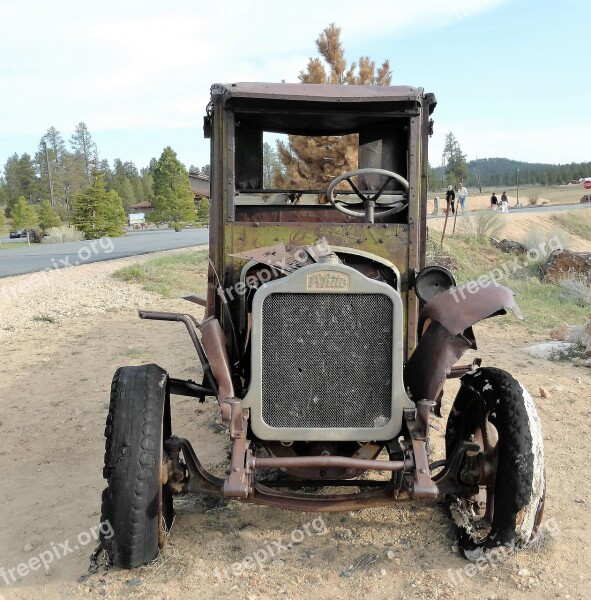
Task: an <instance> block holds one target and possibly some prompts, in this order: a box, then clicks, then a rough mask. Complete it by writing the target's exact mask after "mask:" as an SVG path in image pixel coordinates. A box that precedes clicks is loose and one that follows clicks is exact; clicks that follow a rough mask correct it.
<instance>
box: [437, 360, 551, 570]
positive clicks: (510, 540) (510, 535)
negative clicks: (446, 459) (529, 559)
mask: <svg viewBox="0 0 591 600" xmlns="http://www.w3.org/2000/svg"><path fill="white" fill-rule="evenodd" d="M487 414H488V416H487V417H486V418H487V419H488V421H489V422H490V423H491V424H492V425H493V426H494V427H495V428H496V430H497V434H498V442H497V452H498V466H497V474H496V479H495V482H494V501H493V507H494V512H493V518H492V524H491V527H490V530H489V532H488V534H487V535H486V537H484V538H480V539H478V540H475V539H474V537H473V536H472V535H471V533H470V531H471V530H472V529H473V527H472V526H473V522H472V523H471V522H470V517H469V516H468V515H467V514H466V513H467V511H465V512H464V513H462V499H461V498H458V497H451V498H449V500H450V508H451V510H452V517H454V521H455V523H456V525H457V527H458V545H459V548H460V552H461V553H462V555H463V556H464V557H465V558H468V559H469V560H476V559H478V558H479V557H480V556H482V554H483V552H485V551H487V550H491V549H493V548H497V547H499V546H501V545H503V546H510V547H511V548H512V550H515V549H517V548H521V547H523V546H525V545H526V544H527V543H528V542H530V541H531V540H532V538H533V537H534V536H535V534H536V532H537V530H538V527H539V524H540V521H541V518H542V513H543V509H544V499H545V492H546V473H545V468H544V448H543V441H542V431H541V427H540V421H539V418H538V415H537V411H536V409H535V406H534V403H533V400H532V398H531V396H530V395H529V393H528V392H527V391H526V390H525V389H524V388H523V387H522V386H521V385H520V384H519V382H518V381H517V380H516V379H514V378H513V377H512V376H511V375H510V374H509V373H507V372H506V371H503V370H501V369H497V368H492V367H487V368H481V369H478V370H476V371H474V372H470V373H468V374H466V375H464V376H463V377H462V379H461V387H460V390H459V392H458V395H457V396H456V399H455V401H454V404H453V406H452V409H451V411H450V415H449V418H448V422H447V429H446V435H445V446H446V453H447V455H448V456H449V455H450V454H451V452H452V451H453V448H454V447H455V445H456V444H457V443H458V442H460V441H462V440H469V439H470V435H471V433H473V432H474V430H475V428H477V427H478V423H479V422H481V419H482V416H483V415H487ZM454 510H455V511H456V513H455V515H454Z"/></svg>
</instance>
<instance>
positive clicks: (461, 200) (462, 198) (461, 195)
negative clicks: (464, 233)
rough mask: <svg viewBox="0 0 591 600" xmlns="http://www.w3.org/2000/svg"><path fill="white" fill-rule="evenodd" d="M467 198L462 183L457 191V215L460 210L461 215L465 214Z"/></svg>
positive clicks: (466, 191)
mask: <svg viewBox="0 0 591 600" xmlns="http://www.w3.org/2000/svg"><path fill="white" fill-rule="evenodd" d="M467 197H468V190H467V189H466V187H465V186H464V184H463V183H460V189H459V190H458V214H460V208H461V209H462V214H464V213H465V212H466V198H467Z"/></svg>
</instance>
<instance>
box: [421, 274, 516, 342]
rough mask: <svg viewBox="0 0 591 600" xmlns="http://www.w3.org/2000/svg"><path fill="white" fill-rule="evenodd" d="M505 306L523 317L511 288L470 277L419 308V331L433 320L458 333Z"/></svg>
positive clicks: (504, 309)
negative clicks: (480, 281) (470, 278)
mask: <svg viewBox="0 0 591 600" xmlns="http://www.w3.org/2000/svg"><path fill="white" fill-rule="evenodd" d="M507 309H510V310H511V311H513V313H514V314H515V316H516V317H517V318H518V319H523V315H522V314H521V310H520V309H519V306H517V303H516V302H515V297H514V294H513V291H512V290H510V289H509V288H506V287H504V286H502V285H499V284H498V283H494V282H491V281H487V282H485V283H479V282H478V281H471V282H470V283H466V284H465V285H461V286H459V287H456V288H452V289H450V290H447V291H445V292H441V293H440V294H437V296H435V297H434V298H433V300H431V302H429V303H428V304H427V305H426V306H425V308H423V310H422V311H421V314H420V316H419V332H420V333H423V332H424V330H425V326H426V325H427V324H428V321H437V322H438V323H441V324H442V325H443V326H444V327H445V328H446V329H447V330H448V331H449V332H450V333H451V334H452V335H458V334H460V333H462V332H464V331H466V329H468V328H469V327H471V326H472V325H474V324H475V323H478V321H482V319H487V318H488V317H492V316H493V315H498V314H505V313H506V312H507Z"/></svg>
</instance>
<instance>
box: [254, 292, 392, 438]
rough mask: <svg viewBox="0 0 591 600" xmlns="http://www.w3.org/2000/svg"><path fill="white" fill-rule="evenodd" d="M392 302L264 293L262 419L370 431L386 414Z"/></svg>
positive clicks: (389, 400)
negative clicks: (265, 294)
mask: <svg viewBox="0 0 591 600" xmlns="http://www.w3.org/2000/svg"><path fill="white" fill-rule="evenodd" d="M392 313H393V309H392V301H391V300H390V298H388V296H385V295H381V294H322V293H317V294H287V293H284V294H280V293H276V294H271V295H269V296H268V297H267V298H266V299H265V300H264V302H263V326H262V336H263V339H262V404H263V405H262V415H263V420H264V421H265V423H267V424H268V425H270V426H271V427H290V428H301V427H313V428H331V427H350V428H361V427H376V426H379V427H381V426H383V425H385V424H386V423H387V422H388V421H389V420H390V417H391V410H392V352H393V348H392V327H393V323H392Z"/></svg>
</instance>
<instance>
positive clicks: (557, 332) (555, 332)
mask: <svg viewBox="0 0 591 600" xmlns="http://www.w3.org/2000/svg"><path fill="white" fill-rule="evenodd" d="M570 329H571V328H570V325H567V324H566V323H562V325H557V326H556V327H554V329H551V330H550V337H551V338H552V339H553V340H558V341H559V342H564V341H565V340H566V336H567V335H568V334H569V333H570Z"/></svg>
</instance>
